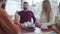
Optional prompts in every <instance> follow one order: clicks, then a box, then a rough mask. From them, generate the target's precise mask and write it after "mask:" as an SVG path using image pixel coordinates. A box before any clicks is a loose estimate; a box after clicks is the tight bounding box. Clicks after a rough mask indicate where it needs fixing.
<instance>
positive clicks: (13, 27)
mask: <svg viewBox="0 0 60 34" xmlns="http://www.w3.org/2000/svg"><path fill="white" fill-rule="evenodd" d="M0 24H1V26H2V27H3V29H4V30H5V31H6V32H7V33H9V34H10V33H11V34H13V33H14V34H18V30H19V25H17V24H14V22H13V21H12V20H11V18H10V16H9V15H8V14H7V12H6V11H5V10H3V9H0Z"/></svg>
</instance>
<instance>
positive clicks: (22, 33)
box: [19, 28, 57, 34]
mask: <svg viewBox="0 0 60 34" xmlns="http://www.w3.org/2000/svg"><path fill="white" fill-rule="evenodd" d="M37 29H38V30H39V29H40V28H36V30H37ZM38 30H37V31H38ZM19 34H57V33H55V32H54V31H49V32H42V31H41V30H40V31H39V32H38V33H37V32H19Z"/></svg>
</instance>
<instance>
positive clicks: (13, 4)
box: [6, 0, 60, 21]
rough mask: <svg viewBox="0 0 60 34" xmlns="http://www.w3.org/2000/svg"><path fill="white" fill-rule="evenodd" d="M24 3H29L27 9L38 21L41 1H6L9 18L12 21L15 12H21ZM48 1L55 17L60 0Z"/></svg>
mask: <svg viewBox="0 0 60 34" xmlns="http://www.w3.org/2000/svg"><path fill="white" fill-rule="evenodd" d="M25 1H26V2H28V3H29V9H30V10H32V11H33V13H34V15H35V17H36V19H37V21H38V20H39V18H40V14H41V9H42V1H43V0H7V2H6V11H7V12H8V14H9V15H10V16H11V18H12V19H14V15H15V12H16V11H21V10H22V3H23V2H25ZM49 1H50V3H51V8H52V11H53V12H54V14H55V16H57V15H58V13H57V12H58V5H59V2H60V0H49Z"/></svg>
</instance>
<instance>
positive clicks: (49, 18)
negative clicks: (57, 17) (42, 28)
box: [40, 0, 54, 26]
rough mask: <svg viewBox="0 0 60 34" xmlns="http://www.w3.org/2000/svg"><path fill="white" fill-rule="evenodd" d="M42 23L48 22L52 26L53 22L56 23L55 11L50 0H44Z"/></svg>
mask: <svg viewBox="0 0 60 34" xmlns="http://www.w3.org/2000/svg"><path fill="white" fill-rule="evenodd" d="M40 23H43V24H46V25H47V26H51V25H52V24H54V13H53V12H52V9H51V4H50V2H49V0H44V1H43V3H42V12H41V15H40ZM43 24H42V25H43Z"/></svg>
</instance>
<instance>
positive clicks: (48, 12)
mask: <svg viewBox="0 0 60 34" xmlns="http://www.w3.org/2000/svg"><path fill="white" fill-rule="evenodd" d="M45 2H46V3H47V4H48V6H44V7H43V6H42V7H43V8H42V15H43V14H44V13H45V14H46V17H47V22H49V21H50V13H51V5H50V2H49V1H48V0H45V1H43V3H45ZM44 8H45V9H44Z"/></svg>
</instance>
